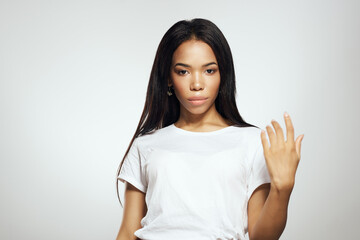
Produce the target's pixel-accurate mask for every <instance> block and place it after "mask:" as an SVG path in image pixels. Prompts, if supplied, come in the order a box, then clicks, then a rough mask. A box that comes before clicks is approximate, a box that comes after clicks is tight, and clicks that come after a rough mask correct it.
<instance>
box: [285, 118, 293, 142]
mask: <svg viewBox="0 0 360 240" xmlns="http://www.w3.org/2000/svg"><path fill="white" fill-rule="evenodd" d="M284 118H285V125H286V132H287V135H286V142H288V143H294V126H293V124H292V121H291V118H290V115H289V114H288V113H287V112H285V113H284Z"/></svg>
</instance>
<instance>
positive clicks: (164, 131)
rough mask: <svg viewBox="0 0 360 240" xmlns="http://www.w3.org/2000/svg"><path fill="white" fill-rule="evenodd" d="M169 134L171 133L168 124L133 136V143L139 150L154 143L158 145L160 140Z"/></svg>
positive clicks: (162, 140)
mask: <svg viewBox="0 0 360 240" xmlns="http://www.w3.org/2000/svg"><path fill="white" fill-rule="evenodd" d="M169 134H171V128H170V126H167V127H164V128H160V129H156V130H154V131H152V132H149V133H146V134H144V135H140V136H138V137H136V138H135V140H134V144H135V145H136V146H137V147H138V148H139V149H140V150H141V149H145V148H149V147H152V146H154V145H158V144H160V143H161V142H164V141H166V139H169Z"/></svg>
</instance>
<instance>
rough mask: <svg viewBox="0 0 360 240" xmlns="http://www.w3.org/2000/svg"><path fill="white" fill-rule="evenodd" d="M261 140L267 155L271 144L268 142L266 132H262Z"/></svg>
mask: <svg viewBox="0 0 360 240" xmlns="http://www.w3.org/2000/svg"><path fill="white" fill-rule="evenodd" d="M260 138H261V143H262V145H263V149H264V154H265V155H267V152H268V150H269V143H268V140H267V138H266V132H265V131H264V130H261V133H260Z"/></svg>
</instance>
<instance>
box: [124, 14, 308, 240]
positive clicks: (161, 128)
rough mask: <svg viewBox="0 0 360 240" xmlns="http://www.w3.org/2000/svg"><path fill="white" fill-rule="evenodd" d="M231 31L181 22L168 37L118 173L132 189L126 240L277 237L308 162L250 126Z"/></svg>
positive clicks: (290, 132)
mask: <svg viewBox="0 0 360 240" xmlns="http://www.w3.org/2000/svg"><path fill="white" fill-rule="evenodd" d="M235 94H236V89H235V73H234V65H233V59H232V55H231V51H230V47H229V45H228V43H227V41H226V39H225V37H224V36H223V34H222V32H221V31H220V30H219V29H218V28H217V26H216V25H215V24H213V23H212V22H210V21H209V20H206V19H199V18H198V19H193V20H190V21H185V20H183V21H179V22H177V23H176V24H174V25H173V26H172V27H171V28H170V29H169V30H168V31H167V32H166V33H165V35H164V37H163V38H162V40H161V42H160V44H159V47H158V50H157V53H156V57H155V60H154V64H153V68H152V71H151V75H150V80H149V85H148V89H147V96H146V102H145V107H144V110H143V113H142V116H141V119H140V122H139V124H138V127H137V129H136V132H135V134H134V137H133V139H132V141H131V143H130V145H129V148H128V149H127V152H126V154H125V156H124V158H123V160H122V162H121V164H120V166H119V169H118V180H120V181H122V182H124V183H125V207H124V212H123V219H122V224H121V227H120V230H119V233H118V237H117V239H118V240H122V239H124V240H125V239H147V240H152V239H154V240H159V239H171V240H174V239H196V240H201V239H214V240H215V239H216V240H220V239H221V240H222V239H247V237H249V238H250V239H278V238H279V237H280V235H281V234H282V232H283V230H284V227H285V224H286V218H287V206H288V202H289V198H290V194H291V192H292V189H293V187H294V182H295V173H296V169H297V166H298V163H299V160H300V148H301V145H300V144H301V141H302V139H303V137H304V135H301V136H299V137H297V139H296V141H294V128H293V125H292V123H291V119H290V117H289V116H288V115H287V114H286V113H285V114H284V118H285V124H286V129H287V136H286V137H287V140H286V141H285V138H284V135H283V131H282V129H281V127H280V125H279V123H277V122H276V121H274V120H273V121H272V124H273V126H274V129H275V132H274V131H273V130H272V128H271V127H270V126H266V129H267V133H268V135H269V140H270V144H269V143H268V140H267V137H266V134H265V131H262V130H261V129H260V128H258V127H257V126H254V125H251V124H249V123H246V122H245V121H244V120H243V118H242V117H241V116H240V114H239V112H238V109H237V106H236V102H235Z"/></svg>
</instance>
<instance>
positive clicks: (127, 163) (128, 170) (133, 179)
mask: <svg viewBox="0 0 360 240" xmlns="http://www.w3.org/2000/svg"><path fill="white" fill-rule="evenodd" d="M117 178H118V179H119V180H120V181H121V182H123V183H125V181H126V182H128V183H130V184H132V185H134V187H136V188H137V189H139V190H140V191H142V192H144V193H146V190H147V184H146V181H145V176H144V170H143V164H142V155H141V153H140V149H139V146H138V139H135V140H134V142H133V144H132V145H131V148H130V150H129V152H128V154H127V155H126V157H125V159H124V163H123V165H122V166H121V169H120V173H119V175H118V177H117Z"/></svg>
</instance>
